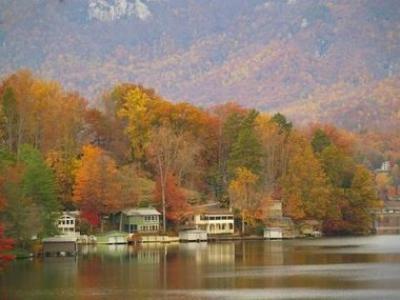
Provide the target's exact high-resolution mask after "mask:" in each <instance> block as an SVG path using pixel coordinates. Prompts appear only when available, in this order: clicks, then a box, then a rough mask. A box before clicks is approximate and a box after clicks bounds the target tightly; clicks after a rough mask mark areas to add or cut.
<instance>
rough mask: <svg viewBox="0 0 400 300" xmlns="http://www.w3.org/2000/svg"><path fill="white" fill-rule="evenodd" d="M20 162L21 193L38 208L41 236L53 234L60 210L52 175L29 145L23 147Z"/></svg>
mask: <svg viewBox="0 0 400 300" xmlns="http://www.w3.org/2000/svg"><path fill="white" fill-rule="evenodd" d="M21 160H22V162H23V163H24V164H25V172H24V176H23V178H22V191H23V193H24V196H25V197H27V198H30V199H32V201H33V202H34V203H35V204H36V205H37V206H38V207H39V208H40V211H41V216H40V219H41V223H42V225H43V232H41V234H42V235H43V236H48V235H52V234H55V233H56V232H57V230H56V220H57V217H58V214H57V213H58V212H59V210H60V204H59V202H58V200H57V192H56V184H55V178H54V174H53V172H52V171H51V169H50V168H49V167H48V166H47V165H46V164H45V162H44V160H43V158H42V156H41V154H40V152H39V151H38V150H36V149H34V148H33V147H31V146H29V145H23V146H22V149H21Z"/></svg>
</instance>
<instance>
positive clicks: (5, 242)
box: [0, 176, 14, 270]
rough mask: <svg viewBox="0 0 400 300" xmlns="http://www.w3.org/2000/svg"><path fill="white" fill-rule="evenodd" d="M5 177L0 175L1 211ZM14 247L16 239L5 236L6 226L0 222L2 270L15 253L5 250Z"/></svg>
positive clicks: (0, 260)
mask: <svg viewBox="0 0 400 300" xmlns="http://www.w3.org/2000/svg"><path fill="white" fill-rule="evenodd" d="M3 184H4V178H2V177H1V176H0V212H1V211H2V210H3V209H4V206H5V199H4V191H3ZM13 247H14V240H13V239H10V238H7V237H5V235H4V226H3V224H2V223H0V270H1V269H3V267H4V264H5V263H6V262H8V261H10V260H13V259H14V255H10V254H7V253H4V252H7V251H10V250H12V249H13Z"/></svg>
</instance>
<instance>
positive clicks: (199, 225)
mask: <svg viewBox="0 0 400 300" xmlns="http://www.w3.org/2000/svg"><path fill="white" fill-rule="evenodd" d="M215 206H216V205H214V204H212V205H205V206H200V207H198V209H197V211H198V212H197V213H196V214H195V215H194V217H193V223H194V226H195V227H196V229H200V230H205V231H207V233H208V234H232V233H234V219H233V213H232V212H230V211H229V210H228V209H224V208H218V207H215Z"/></svg>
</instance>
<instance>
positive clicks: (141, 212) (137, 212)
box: [122, 207, 161, 216]
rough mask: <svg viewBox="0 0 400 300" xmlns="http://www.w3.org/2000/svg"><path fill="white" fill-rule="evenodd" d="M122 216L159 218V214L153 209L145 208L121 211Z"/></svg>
mask: <svg viewBox="0 0 400 300" xmlns="http://www.w3.org/2000/svg"><path fill="white" fill-rule="evenodd" d="M122 213H123V214H124V215H127V216H154V215H157V216H160V215H161V213H159V212H158V210H156V209H155V208H153V207H145V208H128V209H124V210H123V211H122Z"/></svg>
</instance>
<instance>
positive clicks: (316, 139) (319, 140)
mask: <svg viewBox="0 0 400 300" xmlns="http://www.w3.org/2000/svg"><path fill="white" fill-rule="evenodd" d="M330 145H331V140H330V139H329V137H328V136H327V135H326V133H325V132H324V131H323V130H322V129H319V128H318V129H317V130H316V131H315V133H314V135H313V138H312V140H311V146H312V147H313V150H314V152H315V153H321V152H322V151H323V150H324V149H325V148H326V147H328V146H330Z"/></svg>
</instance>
